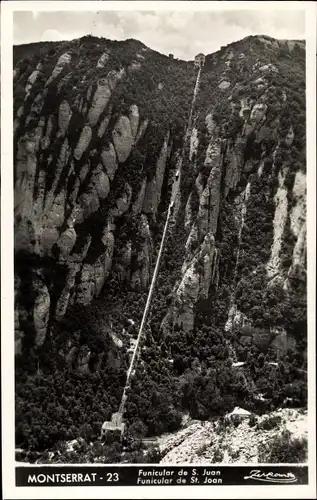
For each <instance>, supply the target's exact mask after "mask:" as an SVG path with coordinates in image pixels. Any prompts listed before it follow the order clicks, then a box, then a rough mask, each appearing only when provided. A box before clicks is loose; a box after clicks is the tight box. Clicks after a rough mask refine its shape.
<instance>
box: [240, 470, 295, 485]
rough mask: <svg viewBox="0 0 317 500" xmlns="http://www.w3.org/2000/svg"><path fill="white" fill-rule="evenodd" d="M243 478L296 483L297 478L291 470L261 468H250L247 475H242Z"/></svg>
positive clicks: (266, 481)
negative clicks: (264, 470)
mask: <svg viewBox="0 0 317 500" xmlns="http://www.w3.org/2000/svg"><path fill="white" fill-rule="evenodd" d="M244 479H254V480H255V481H263V482H265V483H284V484H291V483H296V482H297V478H296V477H295V475H294V474H293V473H292V472H286V473H284V474H283V473H281V472H263V471H261V470H251V472H250V475H249V476H244Z"/></svg>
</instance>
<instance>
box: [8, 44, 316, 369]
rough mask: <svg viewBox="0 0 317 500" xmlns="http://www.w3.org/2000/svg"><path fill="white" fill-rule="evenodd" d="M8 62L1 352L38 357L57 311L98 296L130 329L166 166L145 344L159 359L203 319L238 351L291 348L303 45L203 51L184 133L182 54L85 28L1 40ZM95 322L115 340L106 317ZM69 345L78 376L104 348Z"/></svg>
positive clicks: (300, 304)
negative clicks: (63, 37) (10, 86)
mask: <svg viewBox="0 0 317 500" xmlns="http://www.w3.org/2000/svg"><path fill="white" fill-rule="evenodd" d="M14 66H15V69H14V71H15V73H14V96H15V99H14V124H15V137H14V147H15V258H16V296H15V297H16V298H15V307H16V350H17V353H25V352H26V351H28V350H29V349H30V348H31V349H33V348H35V352H38V355H39V356H41V354H40V349H41V348H43V347H45V346H54V343H56V342H57V340H56V339H57V338H59V337H58V335H57V333H56V332H57V331H58V325H59V324H60V322H61V320H63V321H64V320H65V321H67V318H68V317H70V315H71V314H73V313H72V311H73V310H74V308H76V307H85V308H89V307H90V305H92V304H94V303H95V302H96V300H97V299H98V300H97V302H98V301H99V302H98V303H99V304H101V308H102V307H103V305H102V304H104V305H105V307H106V305H107V306H109V307H110V306H111V307H112V310H113V309H116V308H121V312H122V313H123V314H124V317H125V321H126V320H127V318H128V319H129V320H131V321H132V322H133V324H136V325H139V322H140V319H141V316H142V311H143V306H144V301H145V298H146V292H147V290H148V287H149V283H150V280H151V276H152V271H153V266H154V264H155V259H156V254H157V250H158V245H159V242H160V236H161V234H162V230H163V225H164V222H165V217H166V213H167V207H168V204H169V201H170V196H171V189H172V183H173V177H174V175H175V173H176V170H178V173H179V177H180V181H179V186H178V192H177V193H176V200H177V201H176V207H175V212H174V214H173V218H172V222H171V225H170V227H169V237H168V241H167V244H166V250H165V253H164V255H163V259H162V265H161V272H160V276H159V279H158V283H157V289H156V293H155V295H154V297H153V308H152V313H151V315H150V319H149V326H148V328H149V331H150V332H151V334H152V341H153V342H154V344H155V346H156V347H155V349H161V344H162V342H163V344H164V349H166V352H168V353H169V355H170V356H171V362H172V363H174V367H175V364H177V363H178V361H177V359H178V360H179V356H180V354H179V352H180V348H179V347H177V348H175V339H176V338H179V337H178V336H179V334H180V332H183V333H181V335H183V338H184V339H185V338H191V339H193V338H195V337H197V335H198V334H197V332H198V330H199V329H200V328H201V325H202V324H205V326H206V325H207V326H206V328H211V329H212V328H216V329H218V331H219V332H220V331H221V332H223V334H224V335H225V337H226V339H227V340H228V341H229V343H230V344H231V347H233V350H234V351H235V352H238V357H239V353H240V352H242V351H243V352H244V354H245V351H244V347H245V345H246V344H248V343H251V344H252V345H253V346H257V348H260V350H261V349H263V350H264V351H265V352H267V349H269V348H272V349H273V351H274V352H275V353H285V352H286V351H287V349H288V348H290V347H291V348H294V349H296V346H297V345H298V343H299V344H300V345H301V346H302V342H305V335H306V333H305V327H306V319H305V311H306V305H305V279H306V224H305V220H306V205H305V197H306V175H305V74H304V72H305V47H304V44H303V43H302V42H296V43H292V44H289V43H288V42H286V41H277V40H273V39H270V38H269V37H248V38H246V39H244V40H242V41H240V42H236V43H235V44H231V45H230V46H228V47H224V48H222V49H221V50H220V51H218V52H216V53H215V54H211V55H208V56H207V57H206V63H205V66H204V68H203V69H202V71H201V76H200V83H199V87H198V91H197V95H196V101H195V103H194V106H193V108H192V110H191V111H192V120H191V123H190V127H189V129H188V130H187V134H186V135H185V130H186V127H187V125H188V116H189V112H190V106H191V102H192V97H193V90H194V86H195V82H196V77H197V70H195V69H194V67H193V64H192V62H188V63H187V62H183V61H177V60H170V59H168V58H167V57H165V56H163V55H160V54H158V53H156V52H154V51H151V50H150V49H148V48H146V47H144V46H143V45H142V44H140V43H139V42H137V41H134V40H130V41H127V42H110V41H108V40H104V39H94V38H92V37H85V38H83V39H79V40H75V41H72V42H63V43H51V44H47V45H44V46H41V44H35V45H30V46H20V47H16V48H15V53H14ZM122 308H123V309H122ZM85 310H86V309H85ZM104 321H105V324H107V327H109V328H110V329H111V328H112V330H113V332H114V333H115V332H116V333H118V334H119V335H122V339H124V338H125V335H126V334H127V332H126V330H125V328H124V324H123V323H124V321H123V320H119V322H118V321H117V320H116V326H115V327H114V326H113V324H112V321H113V315H112V313H109V315H108V316H107V315H106V318H105V319H104ZM120 321H121V322H120ZM111 325H112V326H111ZM130 327H131V325H130ZM131 328H132V327H131ZM131 328H130V330H131ZM128 334H129V335H130V334H131V332H130V331H129V332H128ZM193 336H194V337H193ZM84 338H85V339H86V340H82V341H81V344H82V349H81V350H80V349H79V350H78V349H76V350H75V351H71V347H69V352H70V351H71V352H74V353H75V354H74V355H73V358H74V359H73V363H75V364H76V363H77V365H76V366H78V367H79V366H80V367H81V368H80V370H81V371H83V370H84V371H87V370H88V371H89V370H90V371H94V370H95V369H96V368H94V367H96V366H99V365H98V359H99V361H100V360H101V359H103V360H104V359H106V357H104V356H103V355H102V352H100V351H98V349H97V351H98V352H93V353H91V352H90V351H89V349H88V347H87V338H86V337H84ZM197 338H198V337H197ZM173 339H174V340H173ZM119 340H120V339H119ZM227 340H226V341H225V342H227ZM120 342H121V340H120ZM204 342H205V341H204ZM208 342H209V341H207V344H208ZM88 343H89V342H88ZM173 343H174V344H173ZM207 344H206V345H207ZM67 345H69V346H71V345H72V344H71V343H70V344H67V343H66V344H65V343H64V345H63V346H62V347H63V349H64V350H65V349H66V351H67V349H68V348H67ZM124 345H126V344H124ZM173 345H174V347H173ZM85 346H86V347H85ZM259 346H260V347H259ZM152 347H153V346H152ZM85 349H86V350H85ZM193 349H194V348H193ZM195 349H196V348H195ZM199 349H200V348H199ZM199 349H198V351H197V349H196V351H195V353H194V352H191V353H190V354H188V356H189V357H188V358H186V359H187V361H188V363H189V364H190V363H191V360H192V359H193V357H197V356H198V358H200V354H199V353H198V352H199ZM206 349H207V351H208V352H209V351H210V349H214V344H213V342H212V341H210V342H209V346H208V345H207V347H206ZM25 350H26V351H25ZM207 351H206V352H207ZM197 353H198V354H197ZM244 354H243V355H244ZM64 355H65V353H64ZM64 355H63V356H64ZM142 356H143V354H142ZM144 356H145V358H144V359H146V355H145V354H144ZM206 356H207V357H208V354H206V355H205V354H204V355H202V358H201V361H202V360H203V359H205V358H206ZM95 358H96V359H97V361H96V360H95V361H94V362H92V361H91V360H94V359H95ZM76 359H77V361H76ZM206 359H207V358H206ZM187 361H186V363H187ZM103 362H104V361H103ZM186 363H185V364H186ZM74 366H75V365H74ZM170 366H171V368H170V369H173V368H172V366H173V365H172V364H171V365H170ZM182 366H183V365H182ZM184 366H185V365H184Z"/></svg>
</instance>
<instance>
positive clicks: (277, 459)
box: [258, 431, 308, 463]
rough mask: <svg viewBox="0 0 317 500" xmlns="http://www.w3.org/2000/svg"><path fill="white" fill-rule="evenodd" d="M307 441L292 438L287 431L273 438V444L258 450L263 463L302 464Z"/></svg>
mask: <svg viewBox="0 0 317 500" xmlns="http://www.w3.org/2000/svg"><path fill="white" fill-rule="evenodd" d="M307 450H308V445H307V439H306V438H305V437H302V438H292V437H291V433H290V432H289V431H284V432H283V433H282V434H281V436H277V437H275V439H274V441H273V442H270V443H267V444H265V445H262V446H260V447H259V448H258V451H259V461H260V462H263V463H303V462H305V461H306V459H307Z"/></svg>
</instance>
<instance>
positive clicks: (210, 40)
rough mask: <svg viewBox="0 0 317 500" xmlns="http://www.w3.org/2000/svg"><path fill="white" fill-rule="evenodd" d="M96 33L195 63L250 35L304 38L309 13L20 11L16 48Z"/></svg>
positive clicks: (17, 13) (17, 14)
mask: <svg viewBox="0 0 317 500" xmlns="http://www.w3.org/2000/svg"><path fill="white" fill-rule="evenodd" d="M87 34H91V35H94V36H102V37H105V38H110V39H111V40H125V39H127V38H135V39H137V40H140V41H141V42H143V43H144V44H145V45H147V46H148V47H150V48H151V49H154V50H157V51H159V52H161V53H163V54H168V53H170V52H171V53H173V54H174V56H175V57H178V58H180V59H185V60H190V59H192V58H193V57H194V55H195V54H197V53H198V52H203V53H205V54H210V53H212V52H215V51H217V50H219V49H220V47H221V46H223V45H227V44H229V43H232V42H234V41H237V40H240V39H242V38H244V37H246V36H249V35H262V34H264V35H268V36H272V37H274V38H279V39H303V38H304V37H305V14H304V12H303V11H287V10H284V11H278V10H275V11H274V10H271V11H259V10H258V11H257V10H245V11H241V10H240V11H234V10H230V11H228V10H227V11H216V12H211V11H205V12H201V11H200V12H199V11H196V12H195V11H194V10H193V11H188V10H187V11H172V10H171V11H166V10H165V11H161V10H160V11H156V12H155V11H144V10H142V11H99V12H92V11H72V12H69V11H68V12H65V11H64V12H61V11H59V12H58V11H56V12H39V11H37V12H15V13H14V44H22V43H30V42H39V41H48V40H50V41H57V40H72V39H74V38H79V37H81V36H84V35H87Z"/></svg>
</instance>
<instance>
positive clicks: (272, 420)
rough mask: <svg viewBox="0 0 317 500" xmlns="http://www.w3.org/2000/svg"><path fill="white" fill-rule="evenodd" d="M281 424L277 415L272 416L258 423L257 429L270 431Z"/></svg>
mask: <svg viewBox="0 0 317 500" xmlns="http://www.w3.org/2000/svg"><path fill="white" fill-rule="evenodd" d="M281 422H282V419H281V417H280V416H279V415H274V416H270V417H267V418H266V419H264V420H262V422H258V424H257V428H258V429H261V430H262V429H263V430H265V431H270V430H271V429H274V428H275V427H278V426H279V425H280V423H281Z"/></svg>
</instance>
